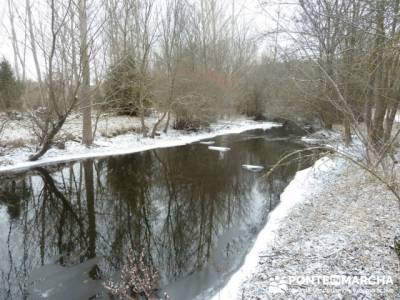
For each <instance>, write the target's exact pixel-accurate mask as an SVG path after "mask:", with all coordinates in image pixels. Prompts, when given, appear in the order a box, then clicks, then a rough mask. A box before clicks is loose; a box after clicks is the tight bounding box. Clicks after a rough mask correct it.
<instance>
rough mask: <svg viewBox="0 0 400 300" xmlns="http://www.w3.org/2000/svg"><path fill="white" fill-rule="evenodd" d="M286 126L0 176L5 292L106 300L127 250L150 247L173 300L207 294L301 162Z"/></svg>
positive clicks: (0, 266) (223, 278)
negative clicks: (287, 157) (291, 156)
mask: <svg viewBox="0 0 400 300" xmlns="http://www.w3.org/2000/svg"><path fill="white" fill-rule="evenodd" d="M287 136H288V135H287V133H286V132H284V131H280V130H269V131H263V130H254V131H248V132H245V133H242V134H234V135H226V136H221V137H217V138H215V139H213V140H214V141H215V146H224V147H230V148H231V150H230V151H227V152H224V153H221V152H218V151H211V150H209V149H208V146H207V145H203V144H200V143H194V144H190V145H186V146H179V147H171V148H164V149H157V150H149V151H145V152H140V153H135V154H131V155H124V156H117V157H108V158H104V159H98V160H85V161H81V162H75V163H68V164H62V165H56V166H49V167H47V168H37V169H34V170H31V171H29V172H25V173H22V174H15V175H9V176H5V175H3V176H1V175H0V176H1V177H0V276H1V277H0V299H24V298H25V299H44V298H46V299H85V300H86V299H96V298H99V299H108V294H107V291H106V290H105V289H104V288H103V286H102V283H103V282H104V281H105V280H107V279H109V278H118V277H119V274H120V273H119V272H120V269H121V266H122V265H123V264H124V263H126V259H127V254H128V253H129V252H130V251H132V253H133V255H138V254H139V253H140V252H143V253H144V255H145V260H146V262H147V263H148V264H149V265H152V266H153V267H154V268H155V269H156V270H157V271H158V273H159V275H160V289H161V293H162V292H164V291H166V292H167V293H168V295H169V296H170V298H171V299H176V300H180V299H194V298H196V297H197V298H198V299H204V298H207V297H208V296H210V295H212V294H213V293H214V292H215V291H216V290H217V289H218V288H220V287H221V286H223V284H225V283H226V282H227V280H228V279H229V276H230V275H232V273H233V272H234V271H235V270H236V269H237V268H238V267H240V265H241V263H243V260H244V257H245V255H246V253H247V252H248V251H249V249H250V247H251V246H252V244H253V242H254V240H255V238H256V236H257V233H258V232H259V230H260V229H261V228H262V227H263V226H264V225H265V222H266V220H267V217H268V213H269V211H271V210H272V209H273V208H274V207H275V206H276V205H277V204H278V202H279V195H280V193H281V192H282V191H283V189H284V188H285V187H286V185H287V184H288V182H289V181H290V180H291V179H292V177H293V176H294V174H295V172H296V171H297V170H298V169H301V168H304V167H307V166H309V165H310V164H311V161H310V160H309V159H301V158H300V159H299V160H297V161H296V162H292V163H290V164H288V165H286V166H285V167H281V168H279V169H278V170H277V171H276V172H275V173H274V175H273V176H271V177H270V178H268V179H266V178H261V176H262V174H263V173H262V172H260V173H254V172H250V171H248V170H245V169H243V168H242V164H254V165H262V166H264V167H266V168H268V166H271V165H273V164H274V163H275V162H276V161H277V160H278V159H279V158H280V157H281V156H282V155H283V154H285V153H288V152H290V151H292V150H295V149H299V148H301V147H302V146H301V144H299V143H296V142H294V141H293V140H291V139H287V138H286V137H287Z"/></svg>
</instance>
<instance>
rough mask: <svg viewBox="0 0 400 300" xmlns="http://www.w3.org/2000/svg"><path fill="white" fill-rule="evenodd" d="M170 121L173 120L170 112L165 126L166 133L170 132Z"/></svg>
mask: <svg viewBox="0 0 400 300" xmlns="http://www.w3.org/2000/svg"><path fill="white" fill-rule="evenodd" d="M170 120H171V112H170V111H168V115H167V121H166V122H165V126H164V133H167V132H168V127H169V122H170Z"/></svg>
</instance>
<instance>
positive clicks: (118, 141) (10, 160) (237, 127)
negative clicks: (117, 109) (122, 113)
mask: <svg viewBox="0 0 400 300" xmlns="http://www.w3.org/2000/svg"><path fill="white" fill-rule="evenodd" d="M110 123H111V122H110ZM111 124H112V123H111ZM111 124H110V126H111ZM77 126H79V124H77ZM275 126H280V124H277V123H271V122H254V121H251V120H247V119H236V120H230V121H220V122H217V123H215V124H211V126H210V128H208V129H206V130H203V131H199V132H195V133H187V132H183V131H176V130H169V131H168V133H167V134H164V133H161V134H160V135H159V136H156V137H155V138H154V139H151V138H143V137H142V136H141V135H140V134H137V133H135V132H129V133H125V134H121V135H117V136H114V137H108V136H106V135H104V134H99V135H98V136H97V137H96V140H95V143H94V145H93V146H92V147H90V148H87V147H85V146H83V145H82V144H81V143H80V142H79V141H73V140H70V141H68V142H66V143H65V149H57V148H52V149H51V150H49V151H48V152H47V153H46V154H45V155H44V156H43V157H42V158H41V159H40V160H39V161H36V162H28V161H27V160H28V158H29V156H30V155H31V154H33V153H34V149H33V146H32V145H29V144H28V145H25V146H23V147H17V148H13V149H9V150H8V149H7V150H8V151H5V152H4V153H3V155H0V172H8V171H16V170H21V169H27V168H30V167H34V166H39V165H44V164H48V163H54V162H65V161H71V160H77V159H81V158H89V157H103V156H108V155H121V154H128V153H134V152H139V151H144V150H149V149H154V148H163V147H172V146H179V145H185V144H189V143H193V142H196V141H199V140H202V139H209V138H213V137H215V136H219V135H224V134H233V133H240V132H243V131H247V130H252V129H269V128H272V127H275ZM72 129H74V127H72ZM117 129H118V128H117ZM27 134H28V133H24V134H22V135H21V133H20V132H19V130H18V129H15V136H18V137H19V138H21V137H24V138H25V139H26V135H27ZM7 135H8V136H6V137H7V138H8V139H10V138H11V137H12V135H13V133H12V128H10V129H9V130H8V132H7ZM26 140H27V139H26Z"/></svg>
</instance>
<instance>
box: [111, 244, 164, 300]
mask: <svg viewBox="0 0 400 300" xmlns="http://www.w3.org/2000/svg"><path fill="white" fill-rule="evenodd" d="M158 282H159V275H158V272H157V271H156V270H155V269H154V268H153V267H152V266H150V265H149V264H147V263H146V261H145V257H144V252H143V251H142V252H141V254H140V255H139V258H135V256H134V254H133V252H130V253H129V255H128V258H127V263H126V264H125V265H123V267H122V270H121V277H120V280H119V281H117V282H113V281H108V282H106V283H105V287H106V289H107V290H108V291H109V292H110V293H111V294H112V295H114V296H116V297H119V298H120V299H136V298H138V297H140V296H144V297H145V298H146V299H152V298H153V297H154V292H155V290H156V289H157V286H158ZM165 298H166V299H167V296H166V295H165Z"/></svg>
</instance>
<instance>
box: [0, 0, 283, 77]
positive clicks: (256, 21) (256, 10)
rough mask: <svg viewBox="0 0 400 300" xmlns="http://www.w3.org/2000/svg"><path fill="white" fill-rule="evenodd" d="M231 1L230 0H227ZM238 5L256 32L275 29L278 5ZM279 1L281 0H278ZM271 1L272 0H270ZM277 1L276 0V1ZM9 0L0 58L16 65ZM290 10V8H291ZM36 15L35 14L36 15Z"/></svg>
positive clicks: (243, 1)
mask: <svg viewBox="0 0 400 300" xmlns="http://www.w3.org/2000/svg"><path fill="white" fill-rule="evenodd" d="M12 1H14V3H15V4H17V5H18V4H19V5H24V3H25V1H24V0H12ZM45 1H47V0H31V2H32V3H37V2H42V3H43V2H45ZM225 1H230V0H225ZM235 1H236V7H237V9H239V7H241V8H242V15H243V17H244V19H245V20H246V22H248V23H251V25H252V30H253V31H254V33H257V34H260V35H261V33H264V32H266V31H268V30H273V29H274V28H275V20H274V19H275V18H276V10H277V7H278V6H277V5H270V6H268V9H266V10H264V11H263V10H262V9H260V6H259V1H258V0H235ZM278 1H279V0H278ZM270 2H272V1H271V0H270ZM276 2H277V1H275V3H276ZM7 3H8V0H0V20H1V24H0V58H1V57H5V58H6V59H8V60H9V61H10V62H11V64H12V65H14V57H13V51H12V45H11V38H10V35H11V34H10V25H9V24H10V23H9V15H8V5H7ZM281 10H282V11H281V14H283V15H285V16H286V18H290V16H288V8H287V7H285V8H284V9H281ZM289 11H290V9H289ZM34 17H35V16H34ZM16 27H17V28H16V30H17V35H18V34H19V35H21V34H22V28H21V26H16ZM261 45H263V46H262V47H263V48H265V45H266V43H265V42H264V43H261ZM260 51H264V49H260ZM26 64H27V77H28V78H34V77H35V72H34V68H33V61H32V59H31V55H30V52H29V49H28V50H27V63H26Z"/></svg>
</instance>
